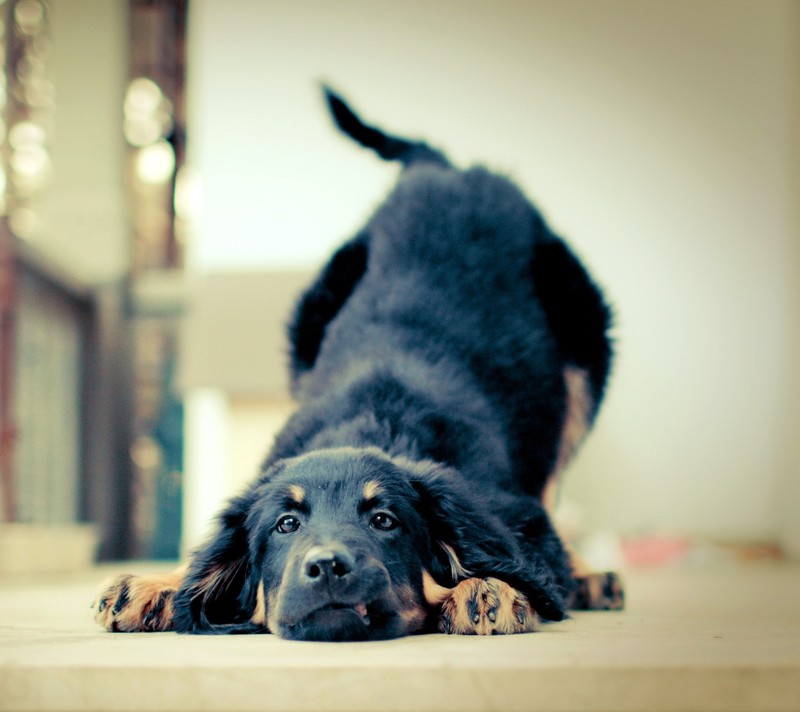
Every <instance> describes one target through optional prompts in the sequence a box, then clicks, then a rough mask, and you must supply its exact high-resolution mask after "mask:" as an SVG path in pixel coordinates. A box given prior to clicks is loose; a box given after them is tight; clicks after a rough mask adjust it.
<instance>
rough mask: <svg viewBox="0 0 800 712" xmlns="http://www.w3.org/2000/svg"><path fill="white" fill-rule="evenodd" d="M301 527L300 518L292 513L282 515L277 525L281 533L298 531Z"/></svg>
mask: <svg viewBox="0 0 800 712" xmlns="http://www.w3.org/2000/svg"><path fill="white" fill-rule="evenodd" d="M299 528H300V520H299V519H298V518H297V517H293V516H292V515H291V514H287V515H286V516H285V517H281V518H280V519H279V520H278V524H277V526H276V527H275V529H276V530H277V531H279V532H280V533H281V534H291V533H292V532H296V531H297V530H298V529H299Z"/></svg>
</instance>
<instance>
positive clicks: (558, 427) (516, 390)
mask: <svg viewBox="0 0 800 712" xmlns="http://www.w3.org/2000/svg"><path fill="white" fill-rule="evenodd" d="M326 97H327V100H328V104H329V107H330V109H331V112H332V114H333V116H334V119H335V121H336V122H337V124H338V125H339V127H340V128H341V129H342V130H343V131H344V132H345V133H347V134H349V135H350V136H351V137H352V138H354V139H355V140H356V141H358V142H359V143H361V144H363V145H364V146H366V147H368V148H371V149H373V150H375V151H376V152H377V153H378V154H379V155H380V156H382V157H383V158H386V159H391V160H399V161H401V162H402V163H403V164H404V166H405V170H404V171H403V173H402V175H401V177H400V180H399V182H398V185H397V187H396V188H395V189H394V191H393V192H392V193H391V194H390V195H389V197H388V198H387V200H386V202H385V203H384V204H383V205H382V206H381V207H380V208H379V209H378V210H377V212H376V213H375V215H374V216H373V217H372V219H371V220H369V221H368V223H367V225H366V226H365V227H364V228H363V230H361V231H360V232H359V233H358V235H357V237H355V238H354V239H352V240H351V241H350V242H348V243H346V244H345V245H344V246H343V247H342V248H341V249H339V250H338V251H337V252H336V253H335V254H334V256H333V257H332V258H331V260H330V262H329V263H328V265H327V266H326V267H325V268H324V269H323V270H322V273H321V274H320V276H319V277H318V278H317V280H316V281H315V282H314V283H313V284H312V285H311V287H310V288H309V289H308V291H307V292H306V293H305V295H304V296H303V297H302V299H301V300H300V302H299V304H298V306H297V309H296V310H295V313H294V315H293V318H292V321H291V323H290V325H289V337H290V344H291V349H290V370H291V374H292V389H293V393H294V395H295V397H296V399H297V400H298V402H299V406H300V407H299V408H298V410H297V412H296V414H295V415H294V416H293V417H292V418H291V419H290V420H289V422H288V423H287V424H286V426H285V428H284V429H283V431H282V432H281V433H280V435H279V436H278V438H277V440H276V442H275V444H274V446H273V448H272V450H271V452H270V454H269V456H268V458H267V459H266V462H265V464H264V467H263V471H262V474H261V476H260V477H259V478H258V479H257V480H256V482H255V483H254V484H253V485H252V486H251V487H250V488H249V490H248V491H247V492H246V493H245V494H244V495H242V496H241V497H238V498H236V499H234V500H233V501H232V502H231V503H230V505H229V506H228V508H227V509H226V511H225V512H224V513H223V514H222V516H221V518H220V526H219V531H218V532H217V534H216V535H215V536H214V538H213V539H212V540H211V542H210V543H209V544H208V546H206V547H205V548H204V549H201V550H200V551H199V552H198V553H197V554H196V556H195V558H194V560H193V562H192V566H191V569H190V572H189V575H188V576H187V578H186V581H185V583H184V585H183V587H182V588H181V590H179V591H178V593H177V595H176V597H175V626H176V629H177V630H181V631H191V632H253V631H258V630H265V628H266V627H269V628H270V629H271V630H272V632H275V633H278V634H280V635H282V636H284V637H291V638H312V639H326V640H327V639H358V638H382V637H396V636H398V635H404V634H408V633H412V632H417V631H419V630H425V629H426V627H427V626H428V625H429V621H430V615H434V616H435V613H436V612H435V610H430V606H429V605H428V604H427V603H426V601H425V596H424V591H423V582H422V571H423V570H424V571H426V572H428V573H429V574H430V575H431V576H432V577H433V578H434V579H435V580H436V581H437V582H438V583H439V584H440V585H443V586H448V587H451V586H454V585H455V584H456V583H457V581H458V580H459V579H461V578H464V577H465V576H476V577H489V576H492V577H496V578H499V579H501V580H503V581H505V582H506V583H508V584H510V585H511V586H513V587H515V588H517V589H518V590H520V591H522V592H523V593H524V594H525V595H526V596H527V597H528V598H529V600H530V602H531V604H532V605H533V608H534V609H535V610H536V611H537V612H538V614H539V615H540V616H541V617H542V618H545V619H550V620H559V619H561V618H562V617H563V616H564V615H565V611H566V609H567V606H568V605H569V603H570V601H571V600H572V598H573V596H574V595H575V590H576V586H575V581H574V580H573V576H572V572H571V569H570V565H569V561H568V559H567V556H566V554H565V552H564V549H563V547H562V544H561V542H560V540H559V538H558V537H557V535H556V534H555V532H554V531H553V529H552V527H551V524H550V521H549V519H548V516H547V514H546V512H545V511H544V509H543V507H542V505H541V503H540V500H539V498H540V496H541V493H542V490H543V488H544V486H545V484H546V483H547V481H548V478H549V477H551V476H552V475H553V470H554V467H555V466H556V462H557V459H558V456H559V446H560V440H561V434H562V430H563V427H564V421H565V418H566V415H567V388H566V385H565V375H564V372H565V369H566V368H575V369H579V370H580V372H582V373H584V374H585V376H586V384H587V390H588V396H589V399H590V403H589V411H588V412H587V413H586V416H587V418H589V419H591V418H593V417H594V415H595V413H596V410H597V407H598V406H599V404H600V401H601V400H602V397H603V394H604V390H605V385H606V380H607V377H608V373H609V368H610V363H611V346H610V342H609V338H608V333H607V332H608V329H609V326H610V312H609V309H608V307H607V306H606V304H605V302H604V300H603V297H602V294H601V292H600V290H599V289H598V287H597V286H596V285H595V284H594V283H593V282H592V280H591V279H590V277H589V276H588V274H587V272H586V270H585V269H584V268H583V266H582V265H581V264H580V262H579V261H578V260H577V259H576V258H575V256H574V255H573V254H572V252H571V251H570V250H569V248H568V247H567V246H566V245H565V243H564V242H563V241H562V240H560V239H559V238H558V237H556V236H555V235H553V234H552V232H551V231H550V230H549V228H548V227H547V225H546V223H545V222H544V220H543V219H542V217H541V216H540V214H539V213H538V212H537V211H536V209H535V208H534V207H533V206H532V205H531V204H530V203H529V202H528V201H527V200H526V199H525V197H524V196H523V195H522V193H521V192H520V191H519V190H518V189H517V188H516V187H515V186H514V185H513V184H512V183H511V181H509V180H507V179H506V178H503V177H501V176H498V175H496V174H493V173H490V172H489V171H487V170H486V169H484V168H480V167H478V168H471V169H469V170H465V171H462V170H459V169H456V168H454V167H452V166H451V165H450V163H449V162H448V161H447V159H446V158H445V157H444V155H443V154H441V153H440V152H439V151H436V150H434V149H431V148H430V147H428V146H427V145H426V144H424V143H421V142H413V141H408V140H406V139H400V138H397V137H393V136H390V135H388V134H385V133H383V132H381V131H379V130H378V129H375V128H373V127H370V126H368V125H366V124H364V123H363V122H362V121H361V120H360V119H359V118H358V117H356V115H355V114H354V113H353V112H352V110H350V109H349V107H347V106H346V104H344V102H343V101H342V100H341V99H340V98H339V97H337V96H336V95H335V94H333V93H332V92H331V91H330V90H326ZM365 487H366V488H368V489H369V488H370V487H373V488H374V487H377V488H378V490H379V491H380V493H381V494H380V495H379V496H377V497H376V498H373V499H374V501H370V502H369V503H368V504H365V502H364V491H365V489H364V488H365ZM300 491H302V492H303V493H304V498H303V501H302V502H296V501H294V500H293V499H292V496H290V494H288V493H290V492H300ZM286 517H289V519H286ZM375 517H378V519H375ZM381 517H389V518H390V519H391V520H392V521H395V522H397V526H396V527H394V528H392V529H391V530H388V531H384V530H383V529H381V528H380V527H378V526H377V525H376V522H382V521H384V520H383V519H381ZM287 522H288V523H290V524H291V526H294V524H295V523H296V524H297V525H298V529H297V530H294V531H287V532H284V531H282V528H287V526H288V525H287ZM320 547H322V548H320ZM318 550H319V551H323V552H326V553H325V555H324V556H323V558H322V559H321V560H320V562H317V563H314V562H313V561H312V563H311V564H309V563H308V560H307V559H308V556H309V551H313V552H317V551H318ZM325 557H327V558H325ZM303 562H305V563H303ZM304 567H305V568H304ZM332 567H333V568H332ZM336 567H339V569H341V570H342V571H345V570H346V572H347V575H346V576H338V575H334V573H332V571H333V570H334V569H335V568H336ZM303 571H305V572H306V573H305V574H304V573H303ZM308 571H312V572H319V571H324V572H325V573H324V576H322V577H320V576H309V575H308ZM260 585H261V586H263V591H264V599H265V600H264V604H265V607H266V609H267V614H266V618H265V620H259V621H256V622H253V621H252V620H251V619H252V617H253V612H254V610H256V608H257V605H258V600H257V599H258V589H259V586H260ZM362 606H366V609H365V608H363V607H362ZM417 608H421V609H424V610H425V613H426V615H424V616H420V615H416V614H414V615H412V613H414V612H415V611H416V610H417ZM365 610H366V611H367V613H365V612H364V611H365ZM401 611H405V613H406V615H405V616H401V615H400V612H401ZM267 621H269V622H268V623H267Z"/></svg>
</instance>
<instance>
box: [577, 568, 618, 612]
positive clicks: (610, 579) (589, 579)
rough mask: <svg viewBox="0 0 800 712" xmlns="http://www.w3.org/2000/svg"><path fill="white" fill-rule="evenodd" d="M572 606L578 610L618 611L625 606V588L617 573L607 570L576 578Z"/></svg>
mask: <svg viewBox="0 0 800 712" xmlns="http://www.w3.org/2000/svg"><path fill="white" fill-rule="evenodd" d="M577 581H578V591H577V593H576V594H575V605H574V606H573V608H575V609H577V610H580V611H620V610H622V609H623V608H625V589H624V587H623V585H622V579H621V578H620V576H619V574H616V573H614V572H613V571H607V572H605V573H599V574H589V575H588V576H581V577H579V578H578V579H577Z"/></svg>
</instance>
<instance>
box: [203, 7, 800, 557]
mask: <svg viewBox="0 0 800 712" xmlns="http://www.w3.org/2000/svg"><path fill="white" fill-rule="evenodd" d="M798 7H800V6H798V5H797V4H796V3H793V2H791V1H790V0H787V1H774V0H761V1H760V2H741V1H737V0H730V1H728V2H725V3H716V2H696V1H695V0H686V1H684V0H677V1H675V2H668V3H667V2H661V3H656V2H640V1H639V0H610V1H609V0H606V1H604V2H596V1H594V0H586V1H581V2H574V1H571V0H570V1H567V2H550V1H547V2H545V1H541V2H540V1H531V2H514V1H511V0H498V1H496V2H492V3H485V2H470V1H467V0H463V1H458V2H455V1H453V2H450V1H437V2H427V1H426V2H422V1H418V0H413V1H409V2H405V3H402V4H397V3H393V4H382V3H372V2H365V1H363V0H340V1H337V2H311V1H304V2H298V3H278V2H261V1H259V0H249V1H248V0H227V1H226V2H217V1H216V0H192V9H191V18H190V58H189V71H190V76H189V83H190V119H189V126H190V130H191V134H190V136H189V142H190V151H191V156H190V161H191V162H192V163H193V165H194V167H195V168H196V169H197V170H198V172H199V174H200V177H201V181H202V186H203V195H204V198H203V202H202V211H201V214H200V216H199V223H198V231H197V235H196V238H195V242H194V243H193V244H192V246H191V261H192V265H193V267H194V268H195V269H197V270H200V271H214V270H228V269H237V268H242V267H246V268H249V269H252V268H257V267H260V268H263V269H267V270H269V269H285V268H287V267H297V268H302V269H305V268H309V267H313V266H315V265H317V264H319V263H320V262H321V261H322V260H324V259H325V256H326V255H327V253H328V252H329V250H330V249H331V248H332V247H333V246H334V245H336V244H337V243H339V242H340V241H341V240H343V239H344V238H346V237H348V236H349V235H350V234H351V233H352V232H353V231H354V229H356V228H357V227H358V226H359V225H360V223H361V222H362V221H363V219H364V218H365V217H366V216H367V215H368V213H369V212H370V210H371V209H372V208H373V207H374V206H375V205H376V204H377V202H378V201H379V200H380V199H381V197H382V196H383V194H384V193H385V191H386V189H387V188H388V186H389V185H391V183H392V181H393V178H394V175H395V168H393V167H392V166H388V165H383V164H381V163H380V162H379V161H378V160H377V159H376V158H374V157H373V156H372V155H371V154H369V153H368V152H366V151H363V150H360V149H359V148H358V147H356V146H355V145H353V144H350V143H348V142H347V141H346V140H345V139H343V138H342V137H340V136H339V135H337V134H336V132H335V131H334V129H333V128H332V127H331V125H330V122H329V121H328V119H327V117H326V115H325V113H324V111H323V105H322V101H321V98H320V96H319V92H318V89H317V86H316V82H317V81H318V80H320V79H327V80H328V81H330V82H331V83H333V84H334V85H335V86H336V87H338V88H339V89H340V90H341V91H342V92H343V93H344V94H345V95H346V96H347V97H348V98H349V99H350V100H351V102H352V103H353V105H354V106H355V107H356V108H357V109H358V110H359V111H360V112H361V113H362V115H363V116H364V117H365V118H367V119H369V120H372V121H374V122H375V123H378V124H379V125H381V126H383V127H385V128H387V129H390V130H393V131H395V132H398V133H404V134H407V135H411V136H421V137H424V138H427V139H428V140H429V141H430V142H431V143H433V144H435V145H437V146H440V147H443V148H444V149H446V150H447V151H448V152H449V154H450V156H451V157H452V158H453V159H455V160H456V161H457V162H459V163H461V164H469V163H473V162H482V163H486V164H488V165H489V166H491V167H494V168H497V169H499V170H501V171H507V172H509V173H510V174H511V175H512V176H513V177H514V178H515V179H516V180H517V181H518V182H519V183H520V185H521V186H522V187H523V188H524V189H525V190H526V191H527V193H528V194H529V195H530V196H531V197H532V198H533V199H534V200H535V201H536V202H537V204H538V205H539V206H540V208H541V209H542V210H543V212H544V213H545V215H546V216H547V217H548V218H549V219H550V221H551V223H552V225H553V226H554V228H555V229H556V230H558V231H559V232H561V233H562V234H563V235H565V236H566V237H567V238H568V239H569V240H570V242H571V244H572V245H573V246H574V248H575V249H576V250H577V251H578V252H579V254H581V255H582V256H583V257H584V258H585V260H586V262H587V264H588V265H589V266H590V268H591V269H592V270H593V272H594V274H595V275H596V276H597V278H598V279H599V280H600V282H601V283H602V284H604V285H605V287H606V288H607V291H608V295H609V297H610V299H611V300H612V301H613V303H614V305H615V308H616V311H617V314H618V319H617V328H616V337H617V339H618V353H619V358H618V361H617V364H616V368H615V373H614V376H613V381H612V384H611V388H610V391H609V396H608V400H607V402H606V406H605V409H604V410H603V412H602V414H601V418H600V421H599V423H598V426H597V428H596V430H595V432H594V433H593V435H592V436H591V437H590V439H589V441H588V443H587V445H586V447H585V449H584V450H583V452H582V453H581V455H580V456H579V458H578V460H577V461H576V462H575V463H574V465H573V467H572V471H571V472H570V473H569V478H568V483H567V487H566V493H567V496H568V497H569V498H570V499H571V500H574V501H575V502H577V503H578V504H579V505H580V506H581V507H582V508H583V509H584V512H585V515H586V518H587V522H588V523H589V524H590V525H591V526H601V527H602V526H609V527H613V528H615V529H617V530H619V531H622V532H624V533H635V532H639V531H646V530H662V531H663V530H666V531H674V532H682V533H688V534H699V535H709V536H715V537H719V538H725V539H734V540H749V539H754V540H764V539H767V540H768V539H779V538H781V537H784V542H785V543H787V544H788V545H789V546H790V547H791V546H792V545H793V546H795V547H796V550H797V551H800V541H798V539H800V532H798V531H797V529H798V526H797V524H796V521H795V520H796V519H798V517H797V516H796V512H797V509H798V507H797V505H798V504H800V501H798V500H800V492H798V484H797V481H798V475H800V473H798V464H799V462H798V460H799V459H800V458H798V451H797V448H796V446H795V444H794V442H795V440H797V439H798V438H797V429H798V423H800V414H798V412H797V405H796V404H797V403H798V402H800V397H799V396H800V388H799V387H798V380H797V376H796V375H795V371H796V364H797V363H798V361H800V336H798V325H800V294H799V293H798V287H797V283H798V274H800V272H799V271H798V268H800V251H798V245H797V241H798V225H799V224H800V220H798V213H797V197H798V188H799V187H800V181H798V176H797V165H798V158H800V151H799V150H798V147H799V145H800V139H799V138H798V127H799V126H800V122H799V121H798V116H800V112H799V111H798V101H797V98H798V91H800V61H799V60H798V54H797V49H798V42H799V41H800V39H799V38H800V11H799V10H798ZM280 333H281V332H280V329H278V328H276V334H280ZM193 442H194V445H195V446H196V445H197V438H195V439H194V441H191V442H190V443H189V447H190V448H191V447H193ZM206 444H208V443H207V442H206ZM265 445H266V440H265ZM792 531H793V533H792Z"/></svg>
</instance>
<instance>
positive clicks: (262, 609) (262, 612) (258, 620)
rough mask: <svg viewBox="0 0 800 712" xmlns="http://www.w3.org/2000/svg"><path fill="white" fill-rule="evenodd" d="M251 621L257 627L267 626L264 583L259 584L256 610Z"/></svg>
mask: <svg viewBox="0 0 800 712" xmlns="http://www.w3.org/2000/svg"><path fill="white" fill-rule="evenodd" d="M250 621H251V622H253V623H255V624H256V625H267V604H266V601H265V600H264V582H263V581H260V582H259V584H258V591H256V609H255V611H254V612H253V617H252V618H251V619H250Z"/></svg>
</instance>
